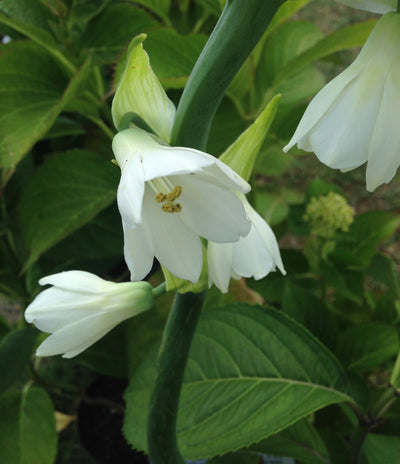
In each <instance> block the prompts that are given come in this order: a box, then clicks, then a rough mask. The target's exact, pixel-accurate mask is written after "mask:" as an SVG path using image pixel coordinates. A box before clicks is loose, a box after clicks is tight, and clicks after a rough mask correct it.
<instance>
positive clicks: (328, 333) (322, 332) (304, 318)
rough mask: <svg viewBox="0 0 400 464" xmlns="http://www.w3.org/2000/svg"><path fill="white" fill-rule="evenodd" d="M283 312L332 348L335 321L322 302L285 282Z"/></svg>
mask: <svg viewBox="0 0 400 464" xmlns="http://www.w3.org/2000/svg"><path fill="white" fill-rule="evenodd" d="M282 306H283V310H284V311H285V312H286V313H287V314H289V315H290V316H292V317H294V318H295V319H296V320H297V321H298V322H300V323H301V324H303V325H305V326H306V327H307V328H308V329H309V330H310V331H311V332H312V333H313V334H314V335H315V336H316V337H318V338H319V339H320V340H321V341H322V342H323V343H324V344H325V345H326V346H328V347H329V348H331V349H332V348H334V347H335V344H336V339H337V335H338V327H337V323H336V319H335V318H334V317H333V316H332V314H331V313H330V311H329V308H328V307H327V306H326V305H325V303H324V302H323V301H321V300H320V299H318V298H317V297H315V296H314V295H313V294H312V293H310V292H308V291H307V290H305V289H304V288H302V287H299V286H297V285H295V284H293V283H291V282H290V281H287V282H286V285H285V290H284V293H283V301H282Z"/></svg>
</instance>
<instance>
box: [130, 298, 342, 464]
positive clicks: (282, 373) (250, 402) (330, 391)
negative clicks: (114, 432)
mask: <svg viewBox="0 0 400 464" xmlns="http://www.w3.org/2000/svg"><path fill="white" fill-rule="evenodd" d="M155 363H156V353H154V355H153V356H151V357H149V359H148V360H147V361H146V362H144V363H143V364H142V365H141V366H140V367H139V368H138V369H137V371H136V372H135V374H134V375H133V377H132V379H131V383H130V386H129V387H128V390H127V392H126V395H125V399H126V402H127V415H126V419H125V425H124V432H125V436H126V438H127V439H128V441H129V442H130V443H131V444H132V445H133V446H134V447H136V448H139V449H147V444H146V420H147V408H148V401H149V396H150V392H151V389H152V386H153V383H154V376H155ZM346 388H347V387H346V379H345V374H344V371H343V370H342V367H341V366H340V364H339V363H338V361H337V360H336V358H334V357H333V355H332V354H331V353H330V352H329V351H328V350H327V349H326V348H325V347H324V346H323V345H322V344H321V343H320V342H318V341H317V340H316V339H315V338H314V337H313V336H312V335H311V334H310V333H309V332H308V331H307V330H306V329H304V328H303V327H302V326H300V325H298V324H297V323H296V322H294V321H293V320H292V319H290V318H288V317H287V316H285V315H284V314H283V313H281V312H278V311H275V310H272V309H269V308H266V307H255V306H250V305H246V304H241V305H240V304H237V305H230V306H227V307H224V308H218V309H210V310H207V311H206V312H204V313H203V314H202V316H201V318H200V321H199V325H198V327H197V329H196V332H195V336H194V340H193V343H192V347H191V351H190V355H189V359H188V363H187V367H186V371H185V378H184V382H183V386H182V393H181V397H180V403H179V405H180V407H179V413H178V424H177V437H178V442H179V449H180V450H181V452H182V454H183V456H184V457H185V458H191V459H195V458H196V459H197V458H201V457H211V456H215V455H218V454H225V453H227V452H230V451H234V450H237V449H239V448H242V447H244V446H248V445H250V444H251V443H252V442H256V441H259V440H261V439H263V438H266V437H267V436H269V435H271V434H274V433H277V432H279V431H280V430H283V429H285V428H286V427H288V426H289V425H291V424H293V423H294V422H296V421H297V420H299V419H301V418H302V417H305V416H306V415H308V414H310V413H311V412H313V411H315V410H317V409H320V408H322V407H324V406H327V405H328V404H332V403H337V402H342V401H349V400H350V398H349V397H348V396H347V394H346V393H344V392H345V391H346Z"/></svg>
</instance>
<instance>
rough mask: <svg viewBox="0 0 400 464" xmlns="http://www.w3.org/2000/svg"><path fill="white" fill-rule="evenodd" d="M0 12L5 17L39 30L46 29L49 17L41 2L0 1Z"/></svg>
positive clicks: (27, 0)
mask: <svg viewBox="0 0 400 464" xmlns="http://www.w3.org/2000/svg"><path fill="white" fill-rule="evenodd" d="M0 11H2V12H3V13H5V14H6V15H7V16H9V17H11V18H14V19H18V20H20V21H23V22H25V23H27V24H31V25H33V26H36V27H39V28H42V29H44V28H46V26H47V22H48V20H49V18H50V17H51V16H50V14H49V10H48V9H47V8H46V7H45V6H44V4H43V2H42V1H41V0H2V1H1V2H0Z"/></svg>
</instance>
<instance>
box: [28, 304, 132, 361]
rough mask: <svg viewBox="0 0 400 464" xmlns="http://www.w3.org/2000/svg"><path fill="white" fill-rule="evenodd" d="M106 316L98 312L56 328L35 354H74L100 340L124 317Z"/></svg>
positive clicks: (67, 355) (68, 355)
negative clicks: (58, 328)
mask: <svg viewBox="0 0 400 464" xmlns="http://www.w3.org/2000/svg"><path fill="white" fill-rule="evenodd" d="M108 316H109V315H106V314H104V313H101V312H99V313H97V314H94V315H92V316H90V317H87V318H85V319H82V320H79V321H76V322H74V323H72V324H69V325H67V326H65V327H63V328H62V329H60V330H57V331H56V332H55V333H53V334H52V335H50V337H48V338H46V340H45V341H44V342H43V343H42V344H41V345H40V346H39V348H38V349H37V352H36V355H37V356H53V355H56V354H62V353H65V355H64V357H65V358H71V357H73V356H76V355H77V354H79V353H81V352H82V351H84V350H86V348H88V347H89V346H91V345H93V343H95V342H97V341H98V340H100V338H102V337H103V336H104V335H105V334H106V333H108V332H109V331H110V330H112V329H113V328H114V327H115V326H116V325H117V324H118V323H119V322H121V320H123V319H124V317H123V318H122V319H121V318H118V317H115V315H114V317H108ZM124 316H125V314H124Z"/></svg>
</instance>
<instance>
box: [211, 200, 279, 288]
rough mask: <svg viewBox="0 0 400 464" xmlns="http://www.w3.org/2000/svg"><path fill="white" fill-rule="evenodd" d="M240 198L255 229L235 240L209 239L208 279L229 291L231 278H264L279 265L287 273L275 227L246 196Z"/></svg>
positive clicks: (252, 227)
mask: <svg viewBox="0 0 400 464" xmlns="http://www.w3.org/2000/svg"><path fill="white" fill-rule="evenodd" d="M240 199H241V201H242V202H243V206H244V207H245V210H246V214H247V217H248V219H249V221H250V223H251V229H250V232H249V234H248V235H247V236H246V237H241V238H240V239H239V240H238V241H237V242H235V243H215V242H212V241H209V242H208V246H207V261H208V282H209V285H210V286H211V285H212V284H213V283H214V284H215V285H216V286H217V287H218V288H219V289H220V290H221V292H223V293H226V292H227V291H228V287H229V280H230V279H231V278H233V279H239V278H240V277H253V278H254V279H256V280H259V279H262V278H263V277H265V276H266V275H268V274H269V273H270V272H271V271H274V270H275V268H276V267H278V269H279V270H280V271H281V272H282V274H286V271H285V269H284V267H283V263H282V259H281V255H280V252H279V247H278V242H277V241H276V238H275V235H274V233H273V231H272V229H271V227H270V226H269V225H268V224H267V223H266V222H265V221H264V219H263V218H262V217H261V216H260V215H259V214H258V213H257V212H256V211H255V210H254V209H253V207H252V206H251V205H250V204H249V202H248V201H247V199H246V197H245V196H244V195H240Z"/></svg>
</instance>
